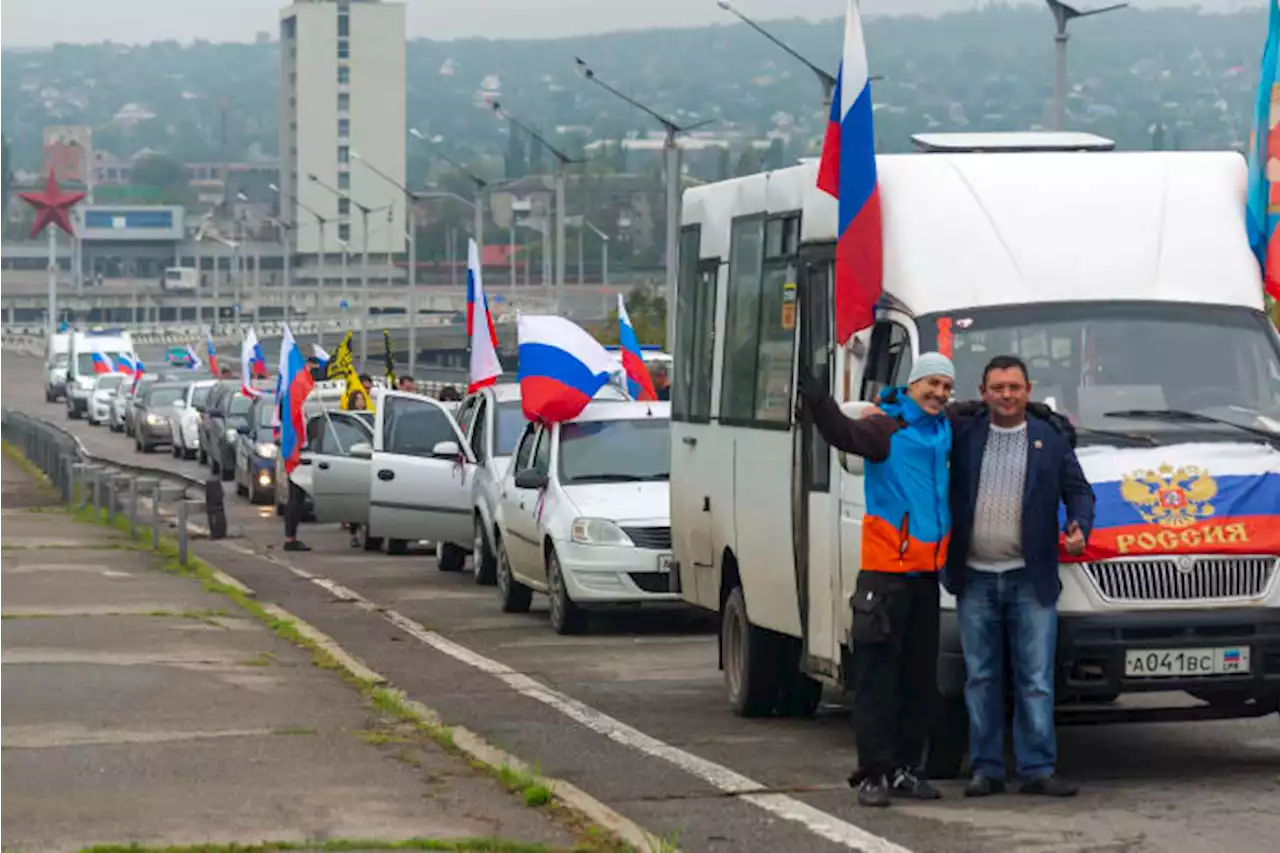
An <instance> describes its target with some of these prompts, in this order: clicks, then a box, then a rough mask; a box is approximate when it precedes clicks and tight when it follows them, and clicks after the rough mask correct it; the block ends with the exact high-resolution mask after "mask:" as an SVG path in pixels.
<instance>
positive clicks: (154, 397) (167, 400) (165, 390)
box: [147, 385, 183, 409]
mask: <svg viewBox="0 0 1280 853" xmlns="http://www.w3.org/2000/svg"><path fill="white" fill-rule="evenodd" d="M182 390H183V389H182V387H181V386H165V385H160V386H157V387H155V388H152V389H151V392H150V393H149V394H148V395H147V406H149V407H150V408H152V409H156V408H159V407H160V406H168V405H171V404H172V403H173V402H174V401H175V400H181V399H182Z"/></svg>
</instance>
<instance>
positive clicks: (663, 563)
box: [658, 554, 674, 573]
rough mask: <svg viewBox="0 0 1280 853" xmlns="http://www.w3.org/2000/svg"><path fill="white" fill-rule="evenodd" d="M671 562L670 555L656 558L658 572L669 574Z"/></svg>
mask: <svg viewBox="0 0 1280 853" xmlns="http://www.w3.org/2000/svg"><path fill="white" fill-rule="evenodd" d="M673 562H674V560H673V559H672V557H671V555H670V554H663V555H662V556H660V557H658V571H660V572H664V573H669V572H670V571H671V564H672V563H673Z"/></svg>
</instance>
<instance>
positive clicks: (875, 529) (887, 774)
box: [800, 352, 956, 806]
mask: <svg viewBox="0 0 1280 853" xmlns="http://www.w3.org/2000/svg"><path fill="white" fill-rule="evenodd" d="M955 376H956V374H955V366H954V365H953V364H952V363H951V359H949V358H947V357H946V356H944V355H942V354H940V353H936V352H931V353H924V354H923V355H921V356H920V357H919V358H918V359H916V361H915V364H914V365H913V366H912V368H911V374H910V377H909V379H908V382H907V387H906V388H905V389H896V393H886V394H884V395H883V402H881V403H880V405H879V408H878V410H876V411H875V412H874V413H873V414H871V415H870V416H869V417H864V418H861V419H859V420H852V419H850V418H847V417H845V416H844V414H842V413H841V411H840V407H839V405H838V404H837V403H836V401H835V400H834V399H832V398H831V397H830V395H828V394H827V391H826V389H825V388H821V389H819V388H811V387H808V386H805V385H802V387H801V388H800V400H801V409H802V412H803V413H805V414H807V415H808V416H809V417H811V418H812V420H813V423H814V426H815V427H816V428H817V430H818V432H819V433H821V434H822V437H823V438H824V439H826V441H827V443H828V444H830V445H831V446H832V447H835V448H837V449H839V450H843V451H845V452H847V453H853V454H856V455H858V456H861V457H863V458H864V459H866V461H867V466H866V501H867V512H866V515H865V516H864V517H863V528H862V570H861V571H860V572H859V574H858V584H857V588H856V589H855V591H854V595H853V641H854V645H855V647H856V653H855V655H854V659H855V665H854V674H853V680H854V685H853V687H854V713H855V716H856V724H857V746H858V769H857V771H856V772H855V773H854V774H853V775H852V776H851V777H850V778H849V783H850V785H854V786H857V788H858V802H859V803H861V804H862V805H864V806H887V805H888V804H889V799H890V795H891V793H893V794H898V795H902V796H908V797H914V798H917V799H937V798H938V797H939V796H941V795H940V794H939V793H938V791H937V789H936V788H934V787H933V786H932V785H930V784H929V783H928V782H927V781H925V780H924V779H921V778H920V777H919V775H918V773H919V766H920V763H921V760H922V758H923V755H924V748H925V744H926V741H927V739H928V736H929V730H930V727H931V725H932V722H933V714H934V708H935V704H936V697H937V690H938V688H937V667H938V573H939V572H940V571H941V569H942V568H943V567H944V566H945V565H946V561H947V544H948V540H949V539H950V535H951V513H950V509H949V506H948V494H949V471H948V457H949V456H950V454H951V424H950V422H949V420H948V417H947V413H946V407H947V403H948V401H949V400H950V398H951V392H952V388H953V386H954V384H955Z"/></svg>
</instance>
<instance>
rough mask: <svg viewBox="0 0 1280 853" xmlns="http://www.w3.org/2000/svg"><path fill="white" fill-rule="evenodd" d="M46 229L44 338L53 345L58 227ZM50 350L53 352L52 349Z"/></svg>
mask: <svg viewBox="0 0 1280 853" xmlns="http://www.w3.org/2000/svg"><path fill="white" fill-rule="evenodd" d="M44 230H45V231H47V232H48V234H49V240H48V243H49V317H48V322H47V323H46V324H45V328H46V331H45V338H44V339H45V341H46V342H48V346H50V347H52V346H53V343H52V342H53V336H54V335H55V334H57V331H58V237H57V234H56V233H55V232H56V230H57V229H55V228H53V227H50V226H45V229H44ZM49 351H50V352H53V350H52V349H50V350H49ZM68 396H69V395H68Z"/></svg>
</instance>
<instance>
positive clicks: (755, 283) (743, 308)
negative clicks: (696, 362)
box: [720, 216, 764, 424]
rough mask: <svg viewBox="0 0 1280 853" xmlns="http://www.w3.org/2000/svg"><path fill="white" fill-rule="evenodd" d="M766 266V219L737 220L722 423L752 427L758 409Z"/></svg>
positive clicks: (732, 234)
mask: <svg viewBox="0 0 1280 853" xmlns="http://www.w3.org/2000/svg"><path fill="white" fill-rule="evenodd" d="M763 264H764V217H763V216H744V217H741V218H739V219H735V220H734V221H733V227H732V230H731V232H730V238H729V306H728V312H727V314H726V317H725V341H724V357H723V363H724V373H723V376H722V377H721V381H720V420H721V421H723V422H725V423H728V424H734V423H736V424H746V423H749V422H750V421H751V416H752V414H753V412H754V409H755V391H756V360H757V357H758V356H759V352H760V286H761V283H762V282H761V272H762V268H763Z"/></svg>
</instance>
